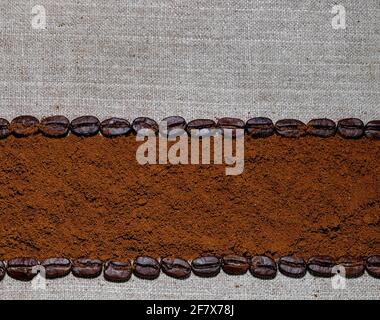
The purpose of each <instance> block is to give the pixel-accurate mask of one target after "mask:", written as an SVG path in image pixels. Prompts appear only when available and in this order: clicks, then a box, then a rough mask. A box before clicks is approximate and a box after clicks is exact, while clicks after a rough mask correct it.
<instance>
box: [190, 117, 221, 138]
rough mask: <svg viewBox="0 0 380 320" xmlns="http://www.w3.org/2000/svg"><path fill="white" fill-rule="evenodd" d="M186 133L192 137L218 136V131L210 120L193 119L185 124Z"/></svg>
mask: <svg viewBox="0 0 380 320" xmlns="http://www.w3.org/2000/svg"><path fill="white" fill-rule="evenodd" d="M186 128H187V133H188V134H189V135H193V136H194V137H207V136H211V135H214V134H220V133H221V132H220V129H217V128H216V123H215V121H213V120H210V119H195V120H192V121H190V122H189V123H188V124H187V127H186Z"/></svg>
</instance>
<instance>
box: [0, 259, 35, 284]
mask: <svg viewBox="0 0 380 320" xmlns="http://www.w3.org/2000/svg"><path fill="white" fill-rule="evenodd" d="M37 265H38V261H37V260H36V259H34V258H29V257H23V258H15V259H11V260H9V261H8V265H7V273H8V275H9V276H10V277H11V278H13V279H16V280H21V281H30V280H32V279H33V278H34V277H35V276H36V275H37V273H38V270H37V269H36V267H37Z"/></svg>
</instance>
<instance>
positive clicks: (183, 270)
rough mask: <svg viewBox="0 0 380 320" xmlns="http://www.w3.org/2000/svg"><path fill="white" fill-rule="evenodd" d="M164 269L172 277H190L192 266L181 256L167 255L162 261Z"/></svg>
mask: <svg viewBox="0 0 380 320" xmlns="http://www.w3.org/2000/svg"><path fill="white" fill-rule="evenodd" d="M161 268H162V271H163V272H164V273H165V274H166V275H168V276H169V277H172V278H177V279H186V278H188V277H190V274H191V266H190V264H189V263H188V262H187V261H186V260H183V259H180V258H171V257H166V258H163V259H162V261H161Z"/></svg>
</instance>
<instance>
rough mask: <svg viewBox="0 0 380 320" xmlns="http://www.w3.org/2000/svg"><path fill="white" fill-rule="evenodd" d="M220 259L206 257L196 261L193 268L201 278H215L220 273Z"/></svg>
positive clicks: (192, 264)
mask: <svg viewBox="0 0 380 320" xmlns="http://www.w3.org/2000/svg"><path fill="white" fill-rule="evenodd" d="M220 265H221V263H220V259H219V258H218V257H214V256H205V257H199V258H196V259H194V260H193V261H192V262H191V268H192V270H193V272H194V274H196V275H197V276H199V277H207V278H208V277H215V276H216V275H217V274H218V273H219V272H220V267H221V266H220Z"/></svg>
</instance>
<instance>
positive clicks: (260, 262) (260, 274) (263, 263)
mask: <svg viewBox="0 0 380 320" xmlns="http://www.w3.org/2000/svg"><path fill="white" fill-rule="evenodd" d="M250 271H251V273H252V275H253V276H255V277H257V278H260V279H274V278H275V277H276V274H277V265H276V262H275V261H274V260H273V259H271V258H269V257H267V256H255V257H253V258H252V259H251V267H250Z"/></svg>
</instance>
